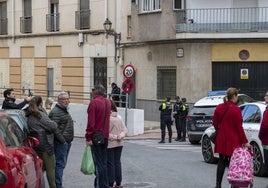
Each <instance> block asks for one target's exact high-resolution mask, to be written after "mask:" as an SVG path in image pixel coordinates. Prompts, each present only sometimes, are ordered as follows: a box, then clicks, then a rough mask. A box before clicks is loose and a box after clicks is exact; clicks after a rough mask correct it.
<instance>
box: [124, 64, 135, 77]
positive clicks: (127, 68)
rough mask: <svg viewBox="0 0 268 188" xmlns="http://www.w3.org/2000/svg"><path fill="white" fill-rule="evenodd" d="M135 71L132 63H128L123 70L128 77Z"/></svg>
mask: <svg viewBox="0 0 268 188" xmlns="http://www.w3.org/2000/svg"><path fill="white" fill-rule="evenodd" d="M134 73H135V69H134V67H133V66H132V65H130V64H129V65H126V66H125V68H124V70H123V74H124V76H125V77H126V78H131V77H132V76H133V75H134Z"/></svg>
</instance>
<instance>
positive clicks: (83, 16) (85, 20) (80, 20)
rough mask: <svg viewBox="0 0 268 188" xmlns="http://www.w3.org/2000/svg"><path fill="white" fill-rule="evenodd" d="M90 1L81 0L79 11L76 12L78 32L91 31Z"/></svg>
mask: <svg viewBox="0 0 268 188" xmlns="http://www.w3.org/2000/svg"><path fill="white" fill-rule="evenodd" d="M89 14H90V10H89V0H80V7H79V11H76V12H75V28H76V29H77V30H82V29H89V20H90V17H89Z"/></svg>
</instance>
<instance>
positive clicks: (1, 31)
mask: <svg viewBox="0 0 268 188" xmlns="http://www.w3.org/2000/svg"><path fill="white" fill-rule="evenodd" d="M0 35H7V18H1V19H0Z"/></svg>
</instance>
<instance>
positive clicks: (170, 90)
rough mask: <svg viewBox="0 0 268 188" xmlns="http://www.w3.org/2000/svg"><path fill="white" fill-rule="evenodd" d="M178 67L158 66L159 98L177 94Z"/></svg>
mask: <svg viewBox="0 0 268 188" xmlns="http://www.w3.org/2000/svg"><path fill="white" fill-rule="evenodd" d="M176 85H177V84H176V67H174V66H171V67H157V99H165V97H166V96H170V97H175V96H176Z"/></svg>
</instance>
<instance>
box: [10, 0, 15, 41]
mask: <svg viewBox="0 0 268 188" xmlns="http://www.w3.org/2000/svg"><path fill="white" fill-rule="evenodd" d="M14 1H15V0H12V3H11V7H12V8H11V9H12V10H11V11H12V13H11V14H12V23H11V24H12V25H11V27H12V42H13V43H15V2H14Z"/></svg>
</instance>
